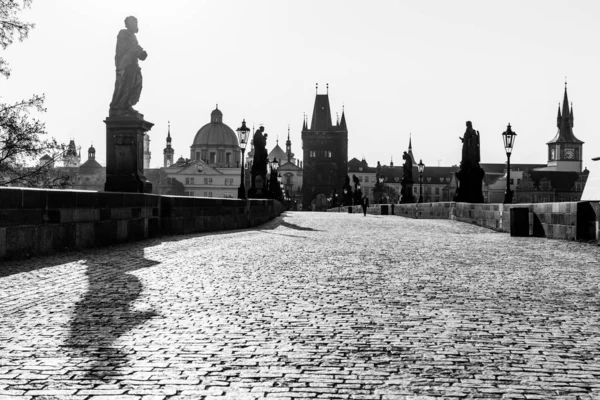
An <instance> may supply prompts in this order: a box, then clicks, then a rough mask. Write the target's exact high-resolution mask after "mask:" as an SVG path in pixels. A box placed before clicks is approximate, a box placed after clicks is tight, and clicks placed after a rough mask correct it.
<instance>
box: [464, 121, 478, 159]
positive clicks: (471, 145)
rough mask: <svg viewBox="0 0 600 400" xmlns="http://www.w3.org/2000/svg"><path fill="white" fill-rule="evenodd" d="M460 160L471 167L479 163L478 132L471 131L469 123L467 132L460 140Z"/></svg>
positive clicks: (469, 123) (468, 123)
mask: <svg viewBox="0 0 600 400" xmlns="http://www.w3.org/2000/svg"><path fill="white" fill-rule="evenodd" d="M459 139H460V140H461V141H462V160H461V164H462V163H464V162H469V163H470V164H471V165H478V164H479V161H480V155H479V154H480V153H479V131H476V130H474V129H473V125H472V124H471V121H467V130H466V131H465V135H464V136H463V137H462V138H459Z"/></svg>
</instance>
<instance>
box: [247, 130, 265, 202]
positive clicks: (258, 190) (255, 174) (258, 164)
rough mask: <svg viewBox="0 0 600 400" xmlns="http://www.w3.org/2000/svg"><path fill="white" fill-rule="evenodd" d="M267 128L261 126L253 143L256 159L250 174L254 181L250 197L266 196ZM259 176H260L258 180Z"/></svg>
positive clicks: (255, 134)
mask: <svg viewBox="0 0 600 400" xmlns="http://www.w3.org/2000/svg"><path fill="white" fill-rule="evenodd" d="M264 131H265V128H264V127H263V126H261V127H260V128H258V129H257V130H256V131H255V132H254V136H253V138H252V143H253V145H254V161H253V162H252V169H251V170H250V174H251V176H252V182H251V186H250V190H249V191H248V197H251V198H252V197H255V198H263V197H266V194H267V192H266V184H267V183H266V182H267V162H268V156H269V155H268V153H267V136H268V135H267V134H266V133H264ZM257 178H259V179H258V180H257Z"/></svg>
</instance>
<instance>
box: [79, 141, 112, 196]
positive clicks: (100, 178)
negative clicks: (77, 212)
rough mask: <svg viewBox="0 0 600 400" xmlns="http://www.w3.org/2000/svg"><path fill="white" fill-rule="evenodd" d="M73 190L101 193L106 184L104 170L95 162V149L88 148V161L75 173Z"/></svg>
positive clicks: (92, 147)
mask: <svg viewBox="0 0 600 400" xmlns="http://www.w3.org/2000/svg"><path fill="white" fill-rule="evenodd" d="M74 182H75V183H74V184H73V189H79V190H96V191H103V190H104V183H105V182H106V168H104V167H103V166H102V165H100V164H99V163H98V161H96V149H95V148H94V146H90V148H89V149H88V159H87V161H86V162H84V163H83V164H82V165H81V166H80V167H79V170H78V171H77V175H76V177H75V179H74Z"/></svg>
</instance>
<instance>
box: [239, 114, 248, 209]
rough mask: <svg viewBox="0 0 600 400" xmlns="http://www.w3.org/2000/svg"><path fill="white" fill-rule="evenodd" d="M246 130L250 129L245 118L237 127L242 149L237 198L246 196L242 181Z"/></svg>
mask: <svg viewBox="0 0 600 400" xmlns="http://www.w3.org/2000/svg"><path fill="white" fill-rule="evenodd" d="M248 132H250V129H248V127H246V120H245V119H244V120H243V121H242V126H240V127H239V128H237V134H238V139H239V140H240V149H241V150H242V162H241V164H242V181H241V183H240V187H239V188H238V199H245V198H246V186H245V183H244V180H245V179H244V178H245V176H244V151H246V145H247V144H248Z"/></svg>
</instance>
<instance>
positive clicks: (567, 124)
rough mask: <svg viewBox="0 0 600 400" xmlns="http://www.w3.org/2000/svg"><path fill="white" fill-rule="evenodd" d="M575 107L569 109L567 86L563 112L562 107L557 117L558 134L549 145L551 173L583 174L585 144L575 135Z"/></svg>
mask: <svg viewBox="0 0 600 400" xmlns="http://www.w3.org/2000/svg"><path fill="white" fill-rule="evenodd" d="M573 121H574V118H573V105H572V104H571V109H569V98H568V96H567V84H566V82H565V95H564V97H563V104H562V112H561V108H560V105H559V107H558V115H557V117H556V126H557V128H558V132H557V133H556V135H555V136H554V138H553V139H552V140H551V141H549V142H548V143H547V145H548V167H547V168H546V170H550V171H572V172H581V167H582V160H583V142H582V141H581V140H579V139H577V138H576V137H575V135H574V134H573V126H574V123H573Z"/></svg>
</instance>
